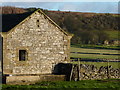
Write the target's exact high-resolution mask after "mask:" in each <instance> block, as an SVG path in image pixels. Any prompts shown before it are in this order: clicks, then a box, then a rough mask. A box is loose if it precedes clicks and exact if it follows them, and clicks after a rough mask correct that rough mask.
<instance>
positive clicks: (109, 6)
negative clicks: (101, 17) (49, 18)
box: [2, 0, 119, 13]
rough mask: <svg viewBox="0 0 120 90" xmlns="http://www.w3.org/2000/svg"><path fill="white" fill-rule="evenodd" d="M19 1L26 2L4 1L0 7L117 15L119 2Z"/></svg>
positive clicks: (93, 0)
mask: <svg viewBox="0 0 120 90" xmlns="http://www.w3.org/2000/svg"><path fill="white" fill-rule="evenodd" d="M8 1H11V2H8ZM19 1H26V2H18V0H4V2H2V6H16V7H22V8H29V7H37V8H43V9H48V10H60V11H74V12H95V13H118V7H119V5H118V1H119V0H104V1H103V0H101V2H97V1H98V0H60V1H61V2H57V1H59V0H44V1H52V2H43V0H34V2H31V1H33V0H19ZM35 1H36V2H35ZM37 1H39V2H37ZM53 1H54V2H53ZM55 1H56V2H55ZM70 1H72V2H70ZM73 1H74V2H73ZM77 1H78V2H77ZM82 1H84V2H82ZM88 1H89V2H88ZM90 1H91V2H90ZM99 1H100V0H99ZM105 1H106V2H105Z"/></svg>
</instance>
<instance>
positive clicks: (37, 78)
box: [5, 75, 65, 85]
mask: <svg viewBox="0 0 120 90" xmlns="http://www.w3.org/2000/svg"><path fill="white" fill-rule="evenodd" d="M5 78H6V82H5V83H6V84H11V85H12V84H14V85H15V84H18V85H29V84H35V83H37V82H41V81H65V75H31V76H30V75H23V76H6V77H5Z"/></svg>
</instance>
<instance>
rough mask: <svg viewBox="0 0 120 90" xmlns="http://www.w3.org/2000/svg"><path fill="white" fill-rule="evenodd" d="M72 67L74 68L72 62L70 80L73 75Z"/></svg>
mask: <svg viewBox="0 0 120 90" xmlns="http://www.w3.org/2000/svg"><path fill="white" fill-rule="evenodd" d="M73 68H74V64H72V69H71V73H70V81H71V79H72V75H73Z"/></svg>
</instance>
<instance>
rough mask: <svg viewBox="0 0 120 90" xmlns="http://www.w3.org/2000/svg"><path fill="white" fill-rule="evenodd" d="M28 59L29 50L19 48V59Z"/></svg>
mask: <svg viewBox="0 0 120 90" xmlns="http://www.w3.org/2000/svg"><path fill="white" fill-rule="evenodd" d="M26 59H27V51H26V50H19V61H25V60H26Z"/></svg>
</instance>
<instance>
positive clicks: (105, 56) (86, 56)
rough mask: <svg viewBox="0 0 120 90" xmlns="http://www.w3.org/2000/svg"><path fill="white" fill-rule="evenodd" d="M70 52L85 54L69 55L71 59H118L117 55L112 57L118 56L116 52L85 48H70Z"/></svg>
mask: <svg viewBox="0 0 120 90" xmlns="http://www.w3.org/2000/svg"><path fill="white" fill-rule="evenodd" d="M70 51H71V52H81V53H86V54H76V53H71V54H70V56H71V57H77V58H91V59H97V58H105V59H118V58H119V55H114V54H119V52H118V50H108V49H86V48H77V47H71V48H70ZM87 53H88V54H87ZM89 53H93V54H89ZM96 53H98V54H96ZM103 54H111V55H103ZM112 54H113V55H112Z"/></svg>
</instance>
